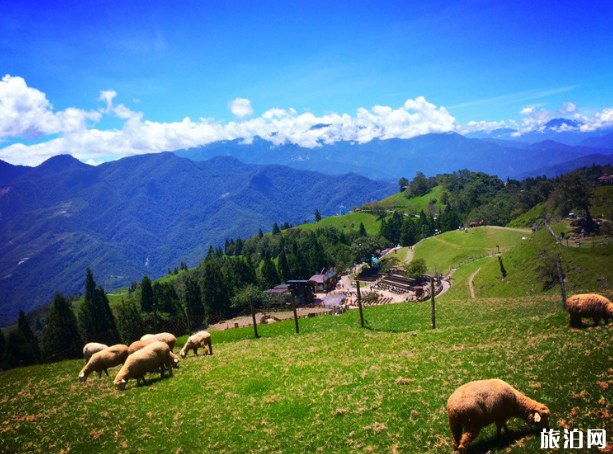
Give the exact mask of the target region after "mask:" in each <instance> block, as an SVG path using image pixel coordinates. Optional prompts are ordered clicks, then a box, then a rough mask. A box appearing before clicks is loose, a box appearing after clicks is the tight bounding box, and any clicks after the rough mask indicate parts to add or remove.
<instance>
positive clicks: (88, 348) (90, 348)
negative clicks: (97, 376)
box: [83, 342, 109, 364]
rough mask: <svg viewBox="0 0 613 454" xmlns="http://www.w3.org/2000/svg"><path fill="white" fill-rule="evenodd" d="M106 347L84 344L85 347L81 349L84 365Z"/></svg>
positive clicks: (96, 343)
mask: <svg viewBox="0 0 613 454" xmlns="http://www.w3.org/2000/svg"><path fill="white" fill-rule="evenodd" d="M108 347H109V346H108V345H106V344H99V343H98V342H90V343H89V344H85V347H83V357H84V358H85V364H87V363H88V362H89V359H90V358H91V357H92V355H93V354H94V353H98V352H101V351H102V350H104V349H105V348H108Z"/></svg>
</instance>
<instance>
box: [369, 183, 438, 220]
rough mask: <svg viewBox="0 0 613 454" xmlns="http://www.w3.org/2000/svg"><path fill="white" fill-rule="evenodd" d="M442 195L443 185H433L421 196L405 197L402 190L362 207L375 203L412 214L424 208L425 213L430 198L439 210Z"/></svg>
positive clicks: (387, 208) (384, 207) (386, 208)
mask: <svg viewBox="0 0 613 454" xmlns="http://www.w3.org/2000/svg"><path fill="white" fill-rule="evenodd" d="M442 196H443V187H442V186H435V187H434V188H432V190H431V191H429V192H428V193H427V194H425V195H423V196H421V197H412V198H411V199H407V197H406V194H405V193H404V192H398V193H396V194H392V195H391V196H389V197H386V198H385V199H383V200H381V201H379V202H376V203H374V204H373V203H365V204H364V208H365V209H368V208H369V207H370V206H373V205H376V206H379V207H381V208H383V209H385V210H398V211H401V212H406V213H413V214H417V213H419V212H420V211H421V210H424V211H425V212H426V213H427V212H428V211H427V208H428V205H430V202H431V201H432V200H435V201H436V202H435V203H434V206H435V207H436V209H437V210H440V209H441V208H442V207H443V204H442V203H441V197H442Z"/></svg>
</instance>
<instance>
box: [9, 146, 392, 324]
mask: <svg viewBox="0 0 613 454" xmlns="http://www.w3.org/2000/svg"><path fill="white" fill-rule="evenodd" d="M10 170H11V169H10V168H7V169H6V173H7V174H8V173H9V172H8V171H10ZM17 173H20V175H19V176H17V177H15V178H14V179H13V180H12V181H11V182H10V183H9V184H4V183H3V184H2V186H0V213H1V214H2V224H1V225H0V279H2V286H0V301H1V303H0V314H1V318H0V322H2V323H4V322H6V321H8V320H12V319H13V318H14V317H15V316H16V313H17V311H18V309H19V308H23V309H24V310H26V311H27V310H30V309H32V308H34V307H36V306H38V305H40V304H43V303H46V302H48V301H49V300H50V299H51V298H52V297H53V293H54V291H55V290H59V291H61V292H63V293H76V292H78V291H80V290H81V288H82V286H83V282H84V273H85V268H86V267H88V266H89V267H91V268H92V270H93V271H94V273H95V275H96V280H97V282H99V283H101V284H102V285H104V287H106V288H107V289H113V288H117V287H121V286H126V285H128V284H129V283H130V282H131V281H132V280H140V279H142V276H143V274H145V273H148V274H149V275H150V276H152V277H157V276H160V275H163V274H165V272H166V270H167V268H168V267H174V266H177V265H178V264H179V261H181V260H183V261H185V262H186V263H188V264H191V265H193V264H195V263H197V262H198V261H199V260H200V258H201V257H203V256H204V255H206V253H207V251H208V248H209V245H211V244H212V245H215V246H217V245H220V244H222V243H223V241H224V240H225V239H226V238H235V237H238V236H242V237H247V236H249V235H252V234H253V233H255V232H257V231H258V229H259V228H262V229H263V230H264V231H267V230H270V229H271V228H272V225H273V223H275V222H291V223H302V221H303V220H304V219H307V218H311V217H312V216H313V215H314V213H315V210H316V209H318V210H319V211H320V212H321V213H322V214H323V215H329V214H332V213H335V212H336V211H337V210H338V207H339V206H340V205H341V203H342V204H344V205H345V206H352V205H360V204H362V203H363V202H366V201H369V200H372V199H373V198H375V199H379V198H382V197H385V196H387V195H389V194H391V193H392V192H393V190H394V187H393V185H389V184H387V183H379V182H374V181H372V180H369V179H367V178H364V177H361V176H358V175H355V174H345V175H337V176H329V175H324V174H321V173H316V172H308V171H300V170H296V169H292V168H288V167H283V166H254V165H247V164H243V163H241V162H240V161H237V160H236V159H234V158H230V157H219V158H214V159H211V160H208V161H205V162H194V161H191V160H189V159H183V158H179V157H177V156H175V155H173V154H171V153H162V154H153V155H144V156H136V157H132V158H125V159H121V160H119V161H115V162H110V163H106V164H103V165H100V166H98V167H91V166H87V165H85V164H82V163H80V162H79V161H77V160H76V159H73V158H71V157H67V156H58V157H55V158H52V159H50V160H49V161H47V162H45V163H43V164H41V165H40V166H39V167H36V168H28V169H25V170H24V169H19V171H18V172H17ZM13 174H15V172H13Z"/></svg>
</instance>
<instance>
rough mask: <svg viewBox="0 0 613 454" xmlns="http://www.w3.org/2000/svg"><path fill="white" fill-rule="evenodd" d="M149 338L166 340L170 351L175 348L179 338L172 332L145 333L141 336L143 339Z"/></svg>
mask: <svg viewBox="0 0 613 454" xmlns="http://www.w3.org/2000/svg"><path fill="white" fill-rule="evenodd" d="M149 339H153V340H156V341H162V342H166V343H167V344H168V347H169V348H170V351H172V350H174V348H175V344H176V343H177V338H176V337H175V336H173V335H172V334H170V333H157V334H145V335H144V336H143V337H141V338H140V340H142V341H144V340H149Z"/></svg>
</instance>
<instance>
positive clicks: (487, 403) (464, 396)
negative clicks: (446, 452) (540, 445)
mask: <svg viewBox="0 0 613 454" xmlns="http://www.w3.org/2000/svg"><path fill="white" fill-rule="evenodd" d="M447 414H448V416H449V427H450V428H451V436H452V444H453V449H454V450H455V451H454V452H456V453H466V452H467V450H468V445H469V444H470V443H471V442H472V441H473V440H474V439H475V438H476V437H477V435H479V432H480V431H481V429H482V428H483V427H485V426H488V425H490V424H491V423H493V422H495V423H496V428H497V429H498V436H500V430H501V429H502V428H504V429H505V431H507V432H508V431H509V429H508V428H507V420H508V419H509V418H511V417H513V416H514V417H516V418H522V419H523V420H524V421H526V422H527V423H529V424H535V425H537V426H539V427H545V428H546V427H548V426H549V409H548V408H547V407H546V406H545V405H543V404H540V403H538V402H537V401H535V400H532V399H530V398H529V397H526V396H525V395H524V394H522V393H520V392H519V391H517V390H516V389H515V388H513V387H512V386H511V385H509V384H508V383H506V382H504V381H502V380H498V379H493V380H477V381H472V382H470V383H466V384H464V385H462V386H460V387H459V388H458V389H456V390H455V391H454V392H453V394H452V395H451V396H450V397H449V400H448V401H447ZM462 430H464V434H463V435H462Z"/></svg>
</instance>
